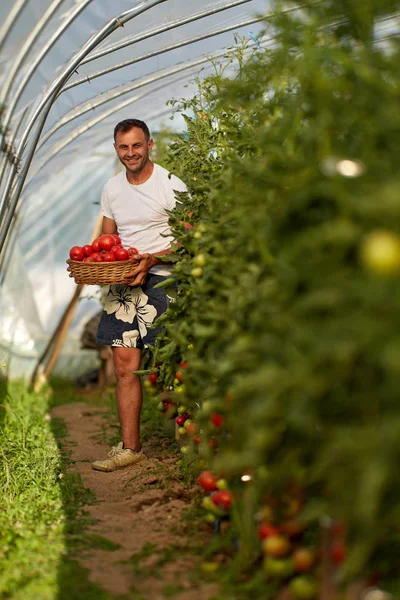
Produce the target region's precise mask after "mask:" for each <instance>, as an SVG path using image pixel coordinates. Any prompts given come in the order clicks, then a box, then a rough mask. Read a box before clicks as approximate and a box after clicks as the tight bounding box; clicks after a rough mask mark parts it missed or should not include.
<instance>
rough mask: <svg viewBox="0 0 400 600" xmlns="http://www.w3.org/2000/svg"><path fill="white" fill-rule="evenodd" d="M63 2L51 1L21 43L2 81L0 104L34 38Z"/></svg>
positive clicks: (7, 92) (3, 102) (6, 94)
mask: <svg viewBox="0 0 400 600" xmlns="http://www.w3.org/2000/svg"><path fill="white" fill-rule="evenodd" d="M63 2H64V0H53V2H52V3H51V4H50V5H49V7H48V8H47V10H46V12H45V13H44V15H42V17H41V18H40V19H39V20H38V22H37V23H36V25H35V27H34V28H33V29H32V31H31V33H30V35H29V36H28V38H27V39H26V41H25V43H24V44H23V46H22V48H21V50H20V52H19V54H18V56H17V58H16V59H15V60H14V62H13V63H12V65H11V68H10V70H9V72H8V73H7V76H6V79H5V81H4V84H3V86H2V89H1V91H0V104H5V103H6V101H7V98H8V95H9V93H10V90H11V87H12V84H13V82H14V79H15V76H16V75H17V73H18V70H19V69H20V68H21V66H22V65H23V64H24V62H25V60H26V58H27V55H28V52H29V51H30V50H31V48H32V46H33V44H34V43H35V42H36V40H37V39H38V37H39V36H40V34H41V33H42V31H43V29H44V28H45V27H46V25H47V24H48V23H49V21H50V20H51V18H52V17H53V14H54V13H55V12H56V10H57V9H58V8H59V7H60V6H61V4H62V3H63Z"/></svg>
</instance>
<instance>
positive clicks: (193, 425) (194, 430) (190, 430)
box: [186, 423, 197, 435]
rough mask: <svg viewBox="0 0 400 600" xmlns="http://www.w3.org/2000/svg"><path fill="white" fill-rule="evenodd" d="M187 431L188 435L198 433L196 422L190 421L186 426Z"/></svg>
mask: <svg viewBox="0 0 400 600" xmlns="http://www.w3.org/2000/svg"><path fill="white" fill-rule="evenodd" d="M186 433H187V434H188V435H194V434H195V433H197V425H196V423H189V425H188V426H187V427H186Z"/></svg>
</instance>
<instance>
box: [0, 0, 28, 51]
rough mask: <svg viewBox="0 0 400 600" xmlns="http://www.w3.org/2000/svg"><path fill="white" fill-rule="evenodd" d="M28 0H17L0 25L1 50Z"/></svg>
mask: <svg viewBox="0 0 400 600" xmlns="http://www.w3.org/2000/svg"><path fill="white" fill-rule="evenodd" d="M27 2H28V0H17V1H16V2H15V3H14V6H13V7H12V8H11V10H10V12H9V13H8V15H7V17H6V18H5V20H4V23H3V25H2V26H1V27H0V52H1V51H2V49H3V46H4V44H5V42H6V40H7V38H8V36H9V35H10V33H11V31H12V30H13V28H14V25H15V23H16V22H17V19H18V17H19V15H20V14H21V12H22V9H23V8H24V6H25V4H26V3H27Z"/></svg>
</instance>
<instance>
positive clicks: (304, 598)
mask: <svg viewBox="0 0 400 600" xmlns="http://www.w3.org/2000/svg"><path fill="white" fill-rule="evenodd" d="M289 587H290V591H291V592H292V594H293V595H294V596H295V597H296V598H298V599H299V600H313V598H316V597H317V593H318V590H317V584H316V582H315V579H313V578H312V577H309V576H308V575H301V576H300V577H295V578H294V579H292V581H291V582H290V584H289Z"/></svg>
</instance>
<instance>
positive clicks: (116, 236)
mask: <svg viewBox="0 0 400 600" xmlns="http://www.w3.org/2000/svg"><path fill="white" fill-rule="evenodd" d="M111 235H112V237H113V238H114V241H115V243H116V244H118V245H119V244H120V243H121V238H120V237H119V235H117V234H116V233H112V234H111Z"/></svg>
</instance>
